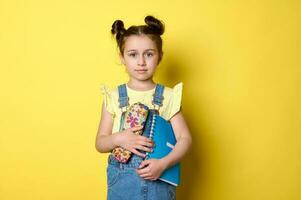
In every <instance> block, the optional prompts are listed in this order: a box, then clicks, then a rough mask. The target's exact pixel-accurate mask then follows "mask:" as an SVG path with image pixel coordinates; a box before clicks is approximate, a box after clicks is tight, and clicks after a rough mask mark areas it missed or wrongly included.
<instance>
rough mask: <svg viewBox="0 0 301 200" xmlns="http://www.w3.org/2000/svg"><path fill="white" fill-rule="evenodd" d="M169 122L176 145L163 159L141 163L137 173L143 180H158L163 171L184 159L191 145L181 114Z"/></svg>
mask: <svg viewBox="0 0 301 200" xmlns="http://www.w3.org/2000/svg"><path fill="white" fill-rule="evenodd" d="M170 122H171V125H172V127H173V130H174V133H175V136H176V139H177V143H176V145H175V147H174V148H173V150H172V151H171V152H170V153H169V154H168V155H167V156H165V157H164V158H161V159H150V160H145V161H143V162H142V163H141V165H140V166H139V168H140V169H138V170H137V173H138V174H139V175H140V176H141V177H143V178H145V179H150V180H156V179H157V178H159V176H160V175H161V173H162V172H163V171H164V170H165V169H167V168H169V167H171V166H173V165H174V164H176V163H178V162H179V161H180V160H181V159H182V158H183V157H184V155H185V154H186V153H187V151H188V150H189V148H190V146H191V144H192V138H191V135H190V132H189V129H188V126H187V124H186V122H185V119H184V116H183V114H182V112H181V111H179V112H178V113H177V114H175V115H174V116H173V117H172V118H171V119H170Z"/></svg>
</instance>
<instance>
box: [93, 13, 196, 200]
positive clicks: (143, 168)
mask: <svg viewBox="0 0 301 200" xmlns="http://www.w3.org/2000/svg"><path fill="white" fill-rule="evenodd" d="M145 23H146V25H141V26H131V27H129V28H128V29H125V27H124V24H123V22H122V21H121V20H116V21H115V22H114V23H113V25H112V30H111V32H112V34H113V35H115V34H116V40H117V44H118V47H119V51H120V55H119V56H120V59H121V61H122V63H123V64H124V66H125V68H126V71H127V73H128V75H129V80H128V82H127V83H126V91H127V96H128V97H129V99H128V101H129V105H131V104H133V103H136V102H141V103H143V104H145V105H147V106H148V107H149V108H153V107H154V105H153V104H152V100H153V94H154V92H155V88H156V85H157V83H155V82H154V81H153V76H154V73H155V71H156V68H157V66H158V65H159V63H160V61H161V59H162V56H163V52H162V39H161V37H160V35H162V34H163V32H164V25H163V23H162V22H161V21H160V20H158V19H156V18H154V17H153V16H147V17H145ZM182 85H183V84H182V82H180V83H178V84H177V85H175V86H174V88H169V87H165V88H164V91H163V97H164V99H163V104H162V106H161V107H160V108H159V114H160V115H161V116H162V117H163V118H165V119H166V120H169V121H170V123H171V125H172V128H173V130H174V133H175V136H176V139H177V143H176V145H175V146H174V148H173V150H172V151H171V152H170V153H169V154H168V155H167V156H165V157H163V158H162V159H149V160H144V158H145V156H146V155H145V153H142V152H151V151H152V147H154V145H155V144H154V143H153V142H152V140H151V139H149V138H148V137H144V136H142V135H136V134H133V133H134V132H136V131H139V130H142V128H143V127H141V126H135V127H133V128H129V129H126V130H124V131H119V126H120V118H121V113H122V110H121V109H120V108H119V102H118V98H119V96H118V88H114V89H109V88H108V87H106V86H105V85H102V93H103V95H104V100H103V104H102V113H101V120H100V123H99V128H98V131H97V136H96V142H95V147H96V149H97V151H99V152H101V153H105V152H111V151H112V150H113V149H114V148H115V147H123V148H124V149H127V150H129V151H131V152H132V157H131V159H130V160H129V162H128V163H120V162H118V161H117V160H116V159H115V158H114V157H113V156H112V154H110V155H109V158H108V167H107V183H108V184H107V186H108V191H107V197H108V199H110V200H116V199H120V200H136V199H137V200H141V199H151V200H169V199H175V192H176V188H175V186H173V185H171V184H168V183H166V182H163V181H161V180H159V179H158V178H159V177H160V175H161V174H162V172H163V171H164V170H165V169H167V168H169V167H171V166H173V165H174V164H176V163H178V162H179V161H180V160H181V159H182V158H183V156H184V155H185V153H186V152H187V151H188V149H189V147H190V145H191V142H192V140H191V135H190V132H189V129H188V127H187V125H186V122H185V120H184V117H183V115H182V113H181V110H180V109H181V95H182Z"/></svg>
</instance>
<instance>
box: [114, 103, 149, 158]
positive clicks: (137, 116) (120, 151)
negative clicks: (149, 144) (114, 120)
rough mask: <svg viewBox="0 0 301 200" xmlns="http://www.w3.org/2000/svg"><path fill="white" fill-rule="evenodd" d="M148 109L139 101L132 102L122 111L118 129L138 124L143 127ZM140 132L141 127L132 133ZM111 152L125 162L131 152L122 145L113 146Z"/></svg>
mask: <svg viewBox="0 0 301 200" xmlns="http://www.w3.org/2000/svg"><path fill="white" fill-rule="evenodd" d="M148 110H149V109H148V107H147V106H146V105H144V104H142V103H140V102H137V103H134V104H132V105H131V106H130V107H129V108H128V110H127V111H125V112H124V113H123V116H122V117H121V119H120V131H123V130H125V129H129V128H132V127H135V126H139V125H141V126H143V127H144V125H145V122H146V118H147V115H148ZM142 133H143V129H141V130H139V131H136V132H134V134H137V135H142ZM112 154H113V156H114V157H115V159H116V160H118V161H119V162H121V163H127V162H128V160H129V159H130V157H131V156H132V152H130V151H129V150H126V149H124V148H123V147H116V148H114V149H113V150H112Z"/></svg>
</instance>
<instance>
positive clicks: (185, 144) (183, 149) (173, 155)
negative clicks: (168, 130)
mask: <svg viewBox="0 0 301 200" xmlns="http://www.w3.org/2000/svg"><path fill="white" fill-rule="evenodd" d="M191 143H192V140H191V138H190V137H183V138H180V139H179V140H178V141H177V143H176V145H175V147H174V148H173V150H172V151H171V152H170V153H169V154H168V155H167V156H165V157H164V158H162V161H163V162H164V165H165V167H166V168H169V167H171V166H173V165H175V164H176V163H178V162H179V161H180V160H181V159H182V158H183V157H184V156H185V154H186V153H187V152H188V150H189V148H190V146H191Z"/></svg>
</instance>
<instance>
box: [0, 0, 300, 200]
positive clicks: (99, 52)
mask: <svg viewBox="0 0 301 200" xmlns="http://www.w3.org/2000/svg"><path fill="white" fill-rule="evenodd" d="M300 8H301V3H300V1H297V0H295V1H293V0H286V1H284V0H283V1H281V0H280V1H276V0H274V1H272V0H270V1H268V0H262V1H243V0H227V1H226V0H219V1H216V0H213V1H199V0H191V1H189V0H188V1H159V0H153V1H136V0H135V1H96V0H85V1H84V0H82V1H79V0H59V1H58V0H52V1H38V0H27V1H16V0H0V67H1V71H0V97H1V99H0V101H1V104H0V113H1V115H0V199H1V200H19V199H22V200H66V199H67V200H68V199H70V200H71V199H72V200H82V199H89V200H96V199H105V198H106V194H105V192H106V172H105V171H106V165H107V164H106V158H107V154H100V153H98V152H97V151H96V149H95V147H94V143H95V137H96V131H97V127H98V123H99V120H100V113H101V103H102V96H101V93H100V87H99V86H100V85H101V84H103V83H105V84H107V85H109V86H110V87H116V86H117V85H118V84H120V83H124V82H125V81H127V74H126V73H125V71H124V67H123V66H122V65H121V62H120V61H119V58H118V51H117V48H116V42H115V40H114V38H112V37H111V35H110V28H111V25H112V23H113V22H114V20H116V19H121V20H124V23H125V26H126V27H129V26H130V25H139V24H143V23H144V21H143V20H144V17H145V16H146V15H148V14H152V15H154V16H155V17H158V18H160V19H162V20H163V21H164V22H165V25H166V32H165V33H164V35H163V40H164V46H163V51H164V57H163V60H162V63H161V64H160V66H159V68H158V71H157V73H156V75H155V81H157V82H161V83H163V84H165V85H166V86H169V87H173V86H174V85H175V84H176V83H178V82H180V81H182V82H183V83H184V93H183V101H182V106H183V113H184V115H185V118H186V120H187V122H188V125H189V127H190V130H191V133H192V136H193V147H192V149H191V151H190V152H189V155H188V156H187V157H185V159H184V160H183V161H182V184H181V186H179V187H178V191H177V195H178V199H180V200H181V199H185V200H194V199H195V200H300V199H301V192H300V185H301V161H300V160H301V137H300V133H301V123H300V120H301V106H300V102H301V92H300V86H301V69H300V67H301V66H300V64H301V59H300V52H301V51H300V50H301V49H300V46H301V41H300V34H301V33H300V31H301V15H300Z"/></svg>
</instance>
